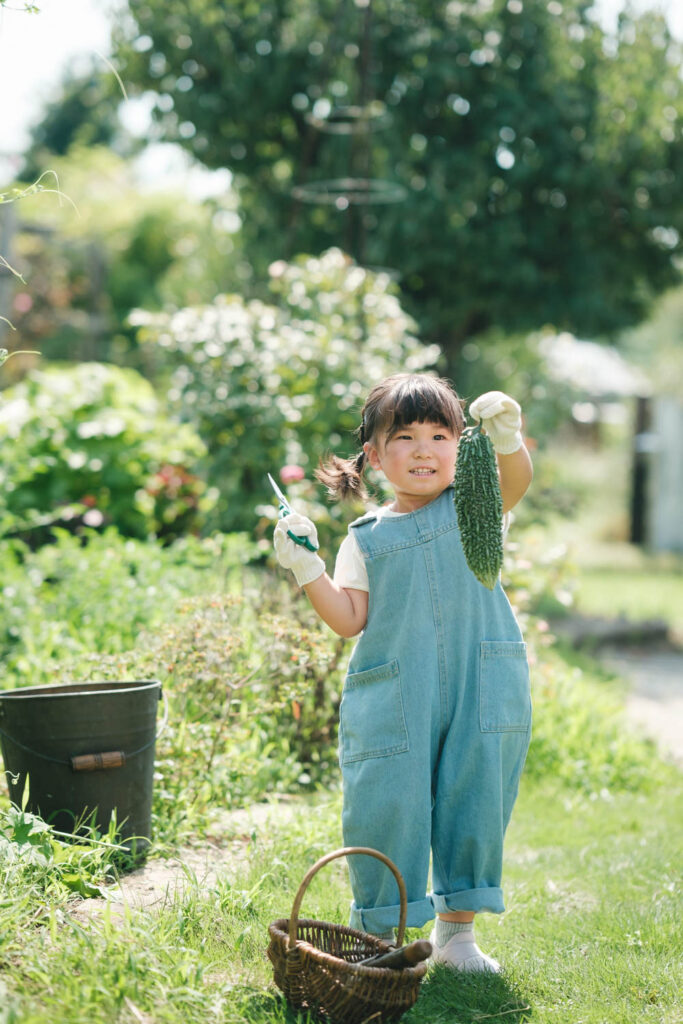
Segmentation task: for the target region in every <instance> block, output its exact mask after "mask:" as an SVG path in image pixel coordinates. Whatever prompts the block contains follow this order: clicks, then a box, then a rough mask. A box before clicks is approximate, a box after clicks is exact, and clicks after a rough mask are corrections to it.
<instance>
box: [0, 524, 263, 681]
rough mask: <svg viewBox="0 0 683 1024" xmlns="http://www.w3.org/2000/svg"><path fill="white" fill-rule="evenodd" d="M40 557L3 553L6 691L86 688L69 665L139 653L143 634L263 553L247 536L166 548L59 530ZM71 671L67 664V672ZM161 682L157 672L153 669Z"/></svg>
mask: <svg viewBox="0 0 683 1024" xmlns="http://www.w3.org/2000/svg"><path fill="white" fill-rule="evenodd" d="M54 535H55V541H54V543H51V544H46V545H44V546H43V547H41V548H39V549H38V550H37V551H31V550H30V549H29V548H28V547H27V546H26V545H25V544H23V543H21V542H18V541H4V542H1V543H0V576H1V577H2V588H0V671H1V674H2V679H3V686H5V687H10V688H11V687H14V686H27V685H36V686H38V685H41V684H44V683H50V682H55V681H63V680H64V678H65V677H67V678H77V673H76V670H75V668H74V669H69V668H68V667H67V665H68V663H69V661H70V660H73V659H76V658H78V657H83V656H86V655H89V656H91V657H92V658H93V659H94V661H95V662H98V661H99V659H100V657H101V656H103V655H105V654H114V653H117V652H120V651H127V650H129V649H130V648H132V647H133V646H134V644H135V642H136V640H137V638H138V636H139V634H140V633H141V631H143V630H149V631H154V630H155V629H156V628H157V627H158V626H159V625H160V624H161V623H163V622H167V621H169V620H171V619H172V616H173V610H174V608H175V605H176V603H177V602H178V601H179V600H180V599H181V598H182V597H183V596H187V595H190V594H200V593H205V592H206V591H207V590H209V591H214V590H219V589H220V588H221V587H223V586H225V585H228V584H229V582H230V580H231V578H232V576H233V575H234V574H238V575H239V574H240V573H241V571H242V566H243V565H244V563H245V562H246V561H248V560H249V558H250V557H252V556H253V554H254V552H255V546H254V545H253V544H252V543H251V542H250V541H249V538H248V537H246V536H238V535H235V536H231V537H227V536H226V537H221V536H218V537H214V538H210V539H206V540H201V541H200V540H195V539H194V538H192V537H189V538H186V539H183V540H179V541H176V542H175V543H174V544H171V545H169V546H164V547H162V546H161V544H159V543H157V542H151V541H148V542H147V543H141V542H140V541H136V540H132V539H126V538H123V537H121V536H120V535H119V534H118V533H117V532H116V531H115V530H113V529H111V528H110V529H108V530H105V531H104V532H103V533H101V534H100V533H97V532H95V531H94V530H86V531H85V532H84V534H83V536H82V537H81V538H77V537H74V536H72V535H71V534H69V533H67V532H66V531H65V530H63V529H59V528H57V529H55V530H54ZM65 663H66V664H65ZM150 671H152V675H153V677H154V676H155V674H156V667H155V666H154V665H152V666H150Z"/></svg>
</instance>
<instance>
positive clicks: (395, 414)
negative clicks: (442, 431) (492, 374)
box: [377, 378, 464, 437]
mask: <svg viewBox="0 0 683 1024" xmlns="http://www.w3.org/2000/svg"><path fill="white" fill-rule="evenodd" d="M435 384H436V382H434V383H432V382H431V381H430V380H429V378H426V379H425V378H421V379H420V380H419V382H413V381H406V383H405V384H404V385H402V386H401V387H400V388H399V389H398V391H397V392H396V393H395V394H393V395H387V400H386V401H385V402H384V403H382V405H383V408H380V409H378V410H377V413H378V417H377V418H378V427H379V429H380V431H381V432H382V433H386V435H387V437H391V436H392V435H393V434H395V433H396V431H397V430H401V428H402V427H407V426H409V425H410V424H411V423H428V422H432V423H441V424H442V426H444V427H448V428H449V430H452V431H453V433H455V434H459V433H460V432H461V430H462V428H463V425H464V417H463V413H462V408H461V406H460V403H459V401H458V399H457V397H456V395H455V394H454V393H453V392H452V391H450V390H446V389H445V388H441V387H439V386H438V385H436V386H435Z"/></svg>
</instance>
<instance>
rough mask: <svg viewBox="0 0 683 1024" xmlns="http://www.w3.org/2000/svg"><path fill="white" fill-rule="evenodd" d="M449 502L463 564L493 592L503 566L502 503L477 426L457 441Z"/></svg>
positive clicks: (490, 452)
mask: <svg viewBox="0 0 683 1024" xmlns="http://www.w3.org/2000/svg"><path fill="white" fill-rule="evenodd" d="M453 500H454V502H455V511H456V514H457V516H458V525H459V527H460V537H461V540H462V546H463V550H464V552H465V558H466V560H467V564H468V565H469V567H470V569H471V570H472V572H473V573H474V575H475V576H476V577H477V579H478V580H479V581H480V582H481V583H483V584H484V586H485V587H488V588H489V590H493V588H494V587H495V585H496V581H497V579H498V575H499V573H500V569H501V566H502V564H503V499H502V497H501V494H500V481H499V480H498V470H497V468H496V456H495V454H494V451H493V445H492V444H491V441H490V439H489V438H488V437H487V436H486V434H484V433H482V430H481V424H477V426H476V427H467V428H466V429H465V430H464V431H463V432H462V435H461V437H460V442H459V444H458V456H457V459H456V462H455V491H454V498H453Z"/></svg>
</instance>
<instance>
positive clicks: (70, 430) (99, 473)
mask: <svg viewBox="0 0 683 1024" xmlns="http://www.w3.org/2000/svg"><path fill="white" fill-rule="evenodd" d="M204 451H205V449H204V446H203V444H202V442H201V441H200V439H199V438H198V437H197V435H196V434H195V432H194V431H193V430H192V428H191V427H190V426H188V425H182V426H177V425H176V424H174V423H172V422H171V421H170V420H169V419H168V418H167V417H166V416H165V415H164V413H163V411H162V407H161V405H160V403H159V401H158V400H157V398H156V396H155V394H154V392H153V390H152V388H151V386H150V385H149V383H148V382H147V381H145V380H144V379H143V378H142V377H140V376H139V375H138V374H137V373H136V372H135V371H133V370H125V369H119V368H117V367H114V366H106V365H104V364H100V363H87V364H80V365H77V366H73V367H69V368H64V367H56V366H53V367H50V368H48V369H45V370H36V371H34V372H33V373H32V374H30V375H29V377H27V378H26V379H25V380H24V381H22V382H21V383H20V384H16V385H15V386H14V387H12V388H9V389H7V391H5V392H4V395H3V404H2V405H1V406H0V522H2V523H3V526H4V530H5V532H8V530H9V531H14V532H17V530H19V531H20V530H21V525H20V524H21V521H22V520H23V519H25V518H27V517H30V516H34V515H35V514H36V513H49V514H54V515H55V518H58V517H59V514H60V513H59V510H60V507H62V506H65V505H68V504H70V503H73V502H79V503H81V505H82V506H84V507H87V511H85V509H84V511H85V514H84V517H83V519H84V521H85V523H86V524H87V525H92V526H96V525H100V524H101V523H103V522H105V523H115V524H116V525H117V527H118V528H119V529H120V530H121V532H123V533H125V534H128V535H130V536H133V537H145V536H147V535H148V534H151V533H155V534H157V535H159V536H164V537H166V538H172V537H174V536H178V535H179V534H182V533H185V532H188V531H190V530H193V529H196V528H197V526H198V525H199V523H200V522H201V518H202V515H203V513H204V512H205V511H206V509H207V508H208V507H209V506H210V505H211V502H212V495H211V492H210V491H208V490H207V488H206V485H205V484H204V483H203V482H202V481H201V480H200V479H199V477H198V476H197V475H196V473H195V472H194V471H195V469H196V464H197V461H198V460H199V459H200V458H201V457H202V455H203V454H204Z"/></svg>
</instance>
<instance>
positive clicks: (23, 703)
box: [0, 680, 161, 853]
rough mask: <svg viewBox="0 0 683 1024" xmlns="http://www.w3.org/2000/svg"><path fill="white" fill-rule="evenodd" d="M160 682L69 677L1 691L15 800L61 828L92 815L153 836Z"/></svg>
mask: <svg viewBox="0 0 683 1024" xmlns="http://www.w3.org/2000/svg"><path fill="white" fill-rule="evenodd" d="M160 699H161V683H160V682H158V681H157V680H144V681H140V682H112V683H110V682H107V683H67V684H65V685H57V686H29V687H26V688H25V689H19V690H6V691H4V692H0V743H1V745H2V757H3V760H4V762H5V776H6V778H7V785H8V788H9V795H10V800H11V801H12V803H13V804H16V805H17V806H19V807H21V806H22V805H24V802H25V798H24V788H25V785H26V780H27V779H28V786H29V792H28V800H27V801H26V803H25V806H26V810H28V811H30V812H31V813H32V814H39V815H40V816H41V817H42V818H44V819H45V821H48V822H49V823H50V824H51V825H52V826H53V827H54V828H55V829H57V830H58V831H60V832H70V833H73V832H74V831H75V830H76V831H77V826H78V825H79V824H82V823H83V822H86V823H87V824H88V825H92V824H95V825H96V827H97V828H98V829H99V831H100V832H101V833H106V832H107V830H108V828H109V824H110V820H111V815H112V812H115V813H116V822H117V827H118V832H119V837H120V838H119V841H120V842H122V843H123V844H124V845H125V846H127V847H128V848H129V849H133V851H134V852H136V853H142V852H143V851H144V849H145V848H146V846H147V845H148V844H149V840H150V838H151V831H152V789H153V781H154V746H155V741H156V736H157V732H156V719H157V706H158V703H159V700H160Z"/></svg>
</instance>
